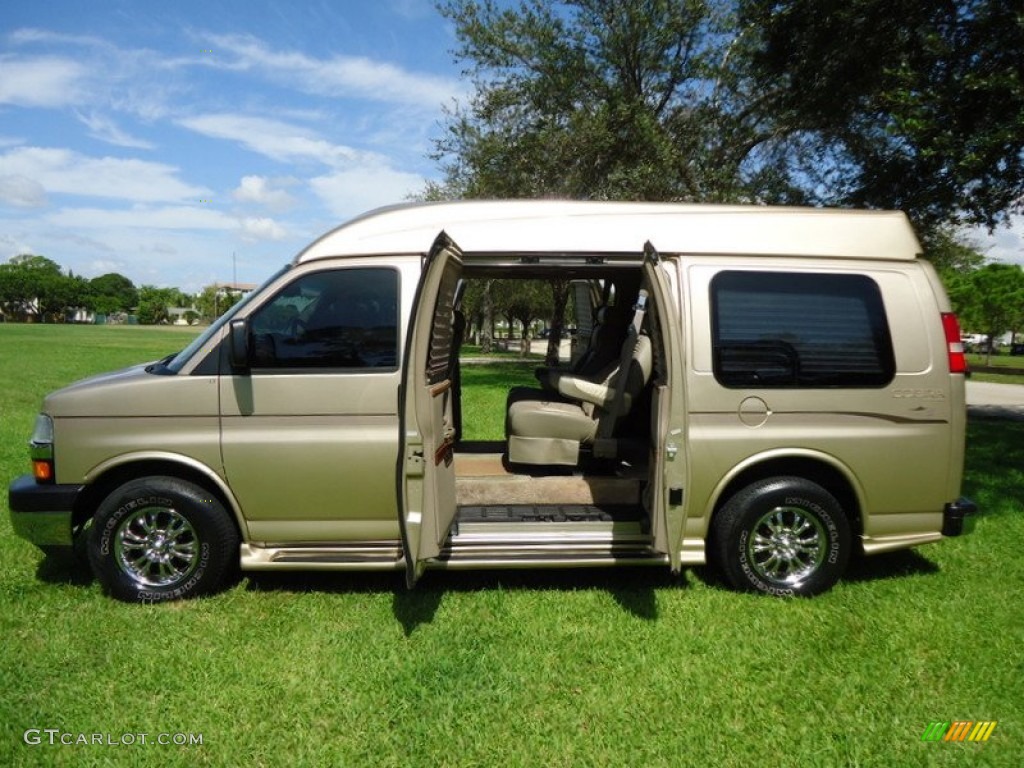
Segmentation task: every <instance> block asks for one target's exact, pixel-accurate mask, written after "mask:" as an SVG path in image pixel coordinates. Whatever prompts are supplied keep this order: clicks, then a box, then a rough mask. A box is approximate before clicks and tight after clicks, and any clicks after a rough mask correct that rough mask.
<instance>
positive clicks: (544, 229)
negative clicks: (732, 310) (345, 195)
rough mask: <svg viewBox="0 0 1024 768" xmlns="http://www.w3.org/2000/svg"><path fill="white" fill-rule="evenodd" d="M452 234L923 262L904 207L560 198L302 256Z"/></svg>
mask: <svg viewBox="0 0 1024 768" xmlns="http://www.w3.org/2000/svg"><path fill="white" fill-rule="evenodd" d="M441 231H444V232H446V233H447V234H448V236H449V237H451V238H452V240H454V241H455V243H456V244H457V245H458V246H459V247H460V248H461V249H462V250H463V251H464V252H465V253H486V254H491V253H523V254H531V253H545V252H547V253H562V254H568V253H581V254H640V253H642V251H643V247H644V243H645V242H646V241H648V240H649V241H650V242H651V244H652V245H654V247H655V248H657V249H658V250H659V251H660V252H662V253H689V254H735V255H744V256H818V257H825V258H865V259H890V260H897V261H902V260H908V259H914V258H916V256H917V255H918V254H919V253H920V252H921V246H920V244H919V243H918V241H917V237H916V236H915V235H914V232H913V230H912V229H911V227H910V223H909V222H908V221H907V217H906V216H905V215H904V214H903V213H901V212H898V211H852V210H837V209H820V208H781V207H767V206H754V205H748V206H737V205H733V206H722V205H691V204H681V203H615V202H574V201H560V200H505V201H462V202H448V203H411V204H407V205H396V206H391V207H387V208H379V209H377V210H375V211H371V212H369V213H366V214H364V215H362V216H359V217H358V218H355V219H353V220H351V221H349V222H348V223H347V224H343V225H341V226H340V227H338V228H337V229H335V230H333V231H331V232H329V233H327V234H326V235H324V236H323V237H321V238H320V239H319V240H317V241H316V242H315V243H313V244H312V245H310V246H309V247H308V248H306V249H305V250H304V251H302V252H301V253H300V254H299V255H298V256H297V257H296V258H295V261H296V262H303V261H311V260H313V259H321V258H327V257H333V256H355V255H373V254H409V253H425V252H427V251H428V250H429V249H430V246H431V245H432V244H433V242H434V239H435V238H436V237H437V235H438V234H439V233H440V232H441Z"/></svg>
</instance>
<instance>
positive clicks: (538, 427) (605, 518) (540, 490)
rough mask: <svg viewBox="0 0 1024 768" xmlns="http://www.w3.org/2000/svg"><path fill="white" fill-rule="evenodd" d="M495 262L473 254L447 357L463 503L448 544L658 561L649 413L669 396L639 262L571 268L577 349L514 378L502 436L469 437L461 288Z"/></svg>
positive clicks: (462, 549) (455, 548)
mask: <svg viewBox="0 0 1024 768" xmlns="http://www.w3.org/2000/svg"><path fill="white" fill-rule="evenodd" d="M566 273H567V270H566V268H565V266H564V265H560V266H559V267H558V268H557V272H555V271H554V270H551V269H549V270H545V269H543V268H541V267H539V266H538V267H537V268H536V269H533V270H528V271H527V270H523V269H522V268H520V271H519V272H518V273H517V276H521V277H522V278H523V279H533V280H546V279H550V278H552V277H555V276H557V278H558V279H565V278H566ZM491 274H496V273H489V271H488V270H487V269H486V268H483V269H475V270H474V269H473V268H472V266H471V265H470V264H466V265H465V268H464V271H463V273H462V278H463V279H462V283H461V284H460V286H459V289H458V291H457V292H456V296H455V299H454V310H453V312H452V336H451V337H452V354H451V356H450V358H449V359H450V361H451V366H452V370H451V372H450V379H451V381H452V390H453V406H454V425H455V442H454V455H453V457H452V458H453V461H454V472H455V497H456V505H457V511H456V515H455V518H454V522H453V525H452V528H451V531H450V536H449V539H448V553H443V554H442V556H444V555H445V554H455V553H456V552H457V553H459V555H460V556H463V557H465V556H469V557H470V558H472V557H473V554H474V553H476V554H478V555H479V556H481V557H486V556H487V555H488V553H490V554H492V555H497V554H499V552H502V551H507V550H508V548H509V546H510V545H512V547H514V548H515V549H517V550H519V551H518V554H517V557H516V559H517V560H520V559H521V558H522V557H523V556H524V555H526V554H527V552H530V553H533V554H534V555H535V556H536V557H538V558H540V559H543V558H544V557H545V556H547V557H557V558H559V559H560V560H564V559H566V557H570V558H571V557H572V556H573V555H574V554H575V555H576V556H578V557H579V558H580V559H581V562H582V561H585V560H603V559H609V558H610V559H613V560H615V561H616V562H628V561H630V560H633V559H635V560H636V561H637V562H646V563H649V562H651V559H652V556H654V552H653V551H652V549H651V544H652V535H653V534H652V530H651V529H652V521H653V520H654V519H655V517H654V515H653V514H652V503H653V498H652V493H651V492H650V489H651V488H652V487H654V486H655V484H654V483H651V482H649V479H653V478H650V477H649V476H650V475H651V473H652V472H653V471H654V466H655V461H654V458H653V457H654V455H655V451H656V445H655V442H654V441H653V440H652V431H653V430H652V426H651V425H652V423H657V419H658V410H659V403H660V404H661V405H660V407H661V408H665V407H667V406H666V403H667V395H668V389H667V386H666V385H667V381H666V372H665V370H664V366H663V359H664V356H663V355H662V354H661V350H662V349H663V347H662V344H661V336H660V333H659V317H658V312H657V307H655V306H654V305H653V302H652V301H650V299H649V290H648V289H647V287H646V286H645V285H644V281H643V277H642V271H641V269H640V268H639V266H638V265H637V264H636V263H633V264H631V265H629V266H626V267H618V268H607V267H606V268H603V269H597V270H595V269H583V268H580V269H576V270H570V277H571V283H570V293H571V300H570V302H569V308H570V312H572V313H573V315H574V320H573V321H572V323H573V324H575V326H576V329H577V330H576V334H575V338H574V339H573V340H572V343H571V348H572V353H571V357H570V359H568V360H565V359H563V360H561V362H560V365H559V366H557V367H547V366H543V365H540V366H537V367H536V370H535V379H536V382H535V384H534V385H532V386H529V387H523V386H519V387H512V388H510V390H509V391H508V395H507V399H506V404H505V437H504V439H503V440H470V439H466V438H465V437H464V435H465V433H466V429H465V426H466V425H465V424H464V417H463V413H462V378H463V377H462V371H461V368H462V365H463V363H462V361H461V359H460V358H461V357H462V355H461V354H460V353H461V352H462V347H463V344H464V343H465V341H466V331H467V318H466V314H465V311H464V307H463V306H462V297H463V296H464V288H465V285H466V281H469V280H485V279H487V278H488V277H489V276H490V275H491ZM507 275H508V272H507V271H506V272H504V273H503V274H502V277H507ZM566 339H568V334H567V335H566ZM566 346H568V345H566V344H563V345H562V348H563V350H564V349H565V347H566ZM516 348H518V345H517V347H516ZM472 364H473V365H485V364H486V363H483V362H476V363H472ZM526 365H528V364H526ZM522 548H525V550H526V551H523V549H522ZM509 554H511V553H509ZM658 559H659V560H660V559H661V558H660V557H659V558H658Z"/></svg>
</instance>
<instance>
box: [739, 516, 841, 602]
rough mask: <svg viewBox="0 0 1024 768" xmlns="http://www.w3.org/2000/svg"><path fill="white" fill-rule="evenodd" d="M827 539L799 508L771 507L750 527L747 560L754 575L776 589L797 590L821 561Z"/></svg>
mask: <svg viewBox="0 0 1024 768" xmlns="http://www.w3.org/2000/svg"><path fill="white" fill-rule="evenodd" d="M827 542H828V536H827V535H826V532H825V528H824V526H823V525H822V524H821V521H819V520H818V518H817V517H816V516H815V515H812V514H808V512H807V511H806V510H804V509H801V508H800V507H789V506H780V507H774V508H773V509H771V510H770V511H769V512H767V513H765V514H764V515H762V516H761V517H760V518H759V519H758V520H757V522H756V523H755V524H754V526H753V527H752V528H751V535H750V537H749V538H748V539H747V557H748V558H749V562H750V564H751V566H752V567H753V569H754V571H755V572H756V573H757V575H758V576H759V577H760V578H762V579H764V580H765V581H767V582H769V583H770V584H773V585H775V586H780V587H797V586H799V585H800V584H801V583H803V581H804V580H805V579H807V578H808V577H809V576H811V575H812V574H814V573H815V571H817V570H818V568H819V567H820V566H821V564H822V562H823V561H824V559H825V553H826V550H827V548H828V544H827Z"/></svg>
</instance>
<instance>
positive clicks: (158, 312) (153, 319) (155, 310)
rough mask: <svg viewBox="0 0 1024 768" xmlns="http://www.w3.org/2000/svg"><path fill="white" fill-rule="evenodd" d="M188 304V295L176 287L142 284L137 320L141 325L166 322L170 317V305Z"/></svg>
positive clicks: (180, 305)
mask: <svg viewBox="0 0 1024 768" xmlns="http://www.w3.org/2000/svg"><path fill="white" fill-rule="evenodd" d="M186 304H188V297H187V296H185V294H183V293H182V292H181V291H180V290H178V289H177V288H157V287H156V286H153V285H144V286H142V287H141V288H139V311H138V317H139V322H140V323H141V324H143V325H155V324H157V323H166V322H167V321H168V320H169V319H170V313H169V312H168V309H169V308H170V307H182V306H185V305H186Z"/></svg>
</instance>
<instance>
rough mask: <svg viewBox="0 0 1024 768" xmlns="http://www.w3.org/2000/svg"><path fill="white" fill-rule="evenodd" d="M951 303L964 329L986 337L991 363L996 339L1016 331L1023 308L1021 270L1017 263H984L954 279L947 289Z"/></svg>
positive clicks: (1023, 292)
mask: <svg viewBox="0 0 1024 768" xmlns="http://www.w3.org/2000/svg"><path fill="white" fill-rule="evenodd" d="M950 298H951V300H952V301H953V304H954V307H955V308H956V310H957V313H958V314H959V315H960V319H961V322H962V323H963V324H964V326H965V327H969V328H971V329H975V330H980V331H981V332H982V333H984V334H986V335H987V336H988V339H989V341H990V342H992V343H990V344H989V345H988V358H986V362H985V364H986V365H988V364H989V362H991V354H992V347H993V344H994V342H995V340H996V339H997V338H998V337H999V336H1001V335H1002V334H1004V333H1005V332H1006V331H1009V330H1016V329H1017V328H1019V324H1020V322H1021V310H1022V307H1024V270H1022V268H1021V267H1020V266H1018V265H1017V264H986V265H985V266H983V267H981V268H980V269H976V270H974V271H972V272H969V273H967V274H965V275H962V276H961V277H960V279H959V280H956V281H955V282H954V283H953V285H952V286H951V287H950Z"/></svg>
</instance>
